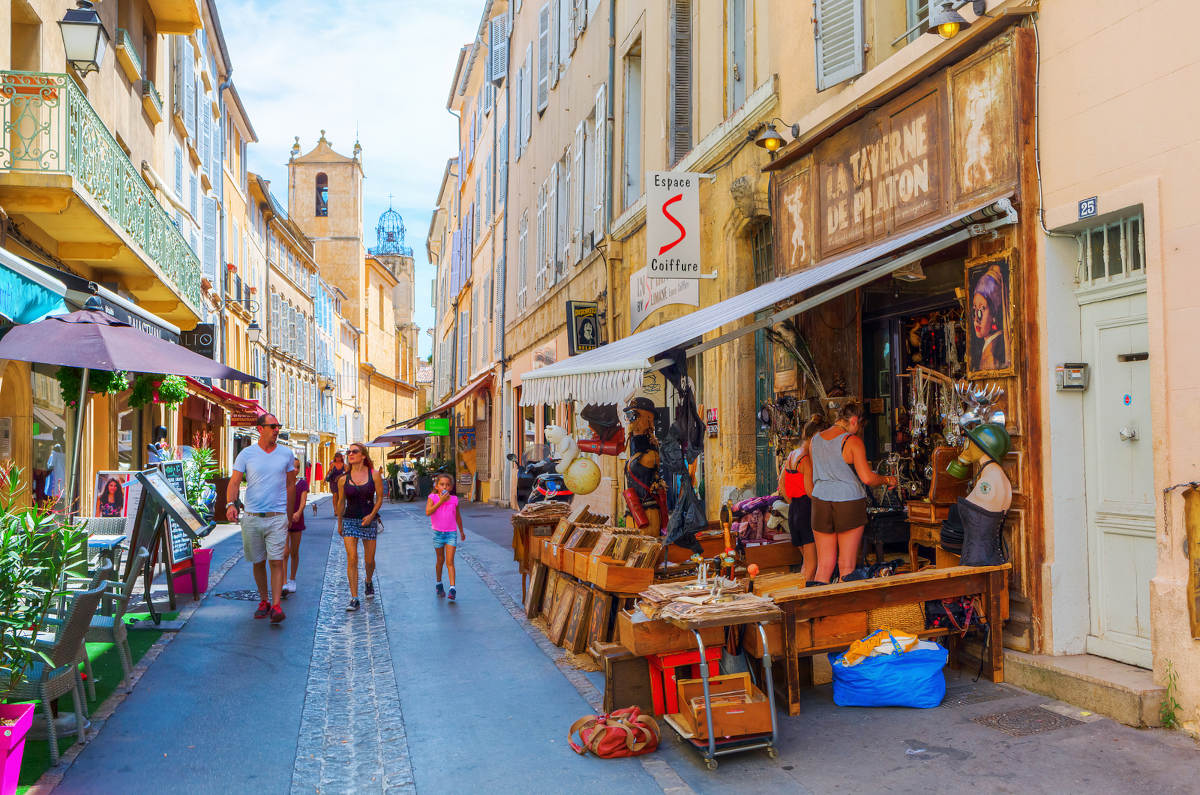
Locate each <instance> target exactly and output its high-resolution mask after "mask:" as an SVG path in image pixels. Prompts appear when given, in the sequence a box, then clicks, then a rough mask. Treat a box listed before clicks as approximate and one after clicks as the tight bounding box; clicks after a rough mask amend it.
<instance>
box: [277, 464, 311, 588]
mask: <svg viewBox="0 0 1200 795" xmlns="http://www.w3.org/2000/svg"><path fill="white" fill-rule="evenodd" d="M292 464H293V465H294V466H295V467H296V470H297V471H299V470H300V459H299V458H296V457H293V459H292ZM307 503H308V478H306V477H304V475H303V474H301V475H300V477H298V478H296V502H295V505H294V510H293V511H292V513H291V514H290V517H291V520H290V521H289V522H288V534H287V561H288V563H289V564H290V565H291V567H292V576H291V577H288V580H287V582H285V583H284V584H283V598H285V599H286V598H287V596H288V594H293V593H295V592H296V569H297V568H299V566H300V539H301V538H302V537H303V535H304V506H305V504H307Z"/></svg>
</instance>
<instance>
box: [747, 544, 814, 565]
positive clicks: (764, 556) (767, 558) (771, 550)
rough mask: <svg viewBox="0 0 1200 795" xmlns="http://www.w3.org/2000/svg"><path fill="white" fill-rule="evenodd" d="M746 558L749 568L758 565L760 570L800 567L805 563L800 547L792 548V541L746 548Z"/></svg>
mask: <svg viewBox="0 0 1200 795" xmlns="http://www.w3.org/2000/svg"><path fill="white" fill-rule="evenodd" d="M744 557H745V559H746V565H747V566H749V565H750V564H751V563H757V564H758V567H759V568H760V569H777V568H781V567H784V566H798V565H800V564H801V563H803V562H804V556H803V555H802V554H801V552H800V547H796V546H792V542H791V541H775V542H773V543H771V544H759V545H758V546H753V547H746V550H745V555H744Z"/></svg>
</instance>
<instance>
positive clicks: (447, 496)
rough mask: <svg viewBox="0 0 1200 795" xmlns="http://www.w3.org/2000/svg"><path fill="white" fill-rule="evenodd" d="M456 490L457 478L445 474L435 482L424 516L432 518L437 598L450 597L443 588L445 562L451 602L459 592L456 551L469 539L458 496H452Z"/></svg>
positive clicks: (426, 501) (430, 520)
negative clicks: (463, 522)
mask: <svg viewBox="0 0 1200 795" xmlns="http://www.w3.org/2000/svg"><path fill="white" fill-rule="evenodd" d="M453 488H454V478H452V477H450V476H449V475H447V474H445V473H444V472H443V473H442V474H440V475H438V476H437V479H436V480H434V481H433V493H432V494H430V495H429V498H428V499H426V500H425V515H426V516H428V517H429V524H430V525H432V526H433V551H434V554H435V555H436V556H437V563H436V565H435V566H434V573H435V575H436V576H437V582H436V590H437V595H438V596H439V597H442V596H446V595H447V594H446V589H445V587H443V586H442V564H443V563H444V564H445V565H446V574H447V575H449V577H450V593H449V596H450V599H451V600H453V599H455V598H457V597H458V592H457V591H455V590H454V551H455V550H456V549H457V548H458V542H459V541H460V540H461V541H466V540H467V534H466V533H464V532H463V525H462V514H461V513H459V512H458V497H456V496H454V494H452V493H451V491H452V490H453ZM456 530H457V531H458V532H457V534H455V531H456Z"/></svg>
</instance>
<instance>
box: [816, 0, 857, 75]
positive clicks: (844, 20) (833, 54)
mask: <svg viewBox="0 0 1200 795" xmlns="http://www.w3.org/2000/svg"><path fill="white" fill-rule="evenodd" d="M813 10H814V13H815V16H814V19H813V35H814V36H816V40H817V46H816V53H817V90H818V91H824V90H825V89H827V88H831V87H833V86H835V85H837V84H838V83H841V82H844V81H846V80H849V79H850V78H852V77H857V76H858V75H860V74H862V73H863V70H864V69H865V68H866V62H865V59H864V57H863V49H864V45H865V44H866V40H865V38H864V35H865V34H864V30H863V28H864V26H863V8H862V0H816V2H815V3H814V4H813Z"/></svg>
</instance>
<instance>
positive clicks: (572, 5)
mask: <svg viewBox="0 0 1200 795" xmlns="http://www.w3.org/2000/svg"><path fill="white" fill-rule="evenodd" d="M562 6H563V15H564V17H565V20H564V24H563V26H562V43H563V48H562V51H563V60H564V61H565V60H566V59H567V56H568V55H573V54H574V53H575V42H576V41H577V40H578V39H579V0H562Z"/></svg>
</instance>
